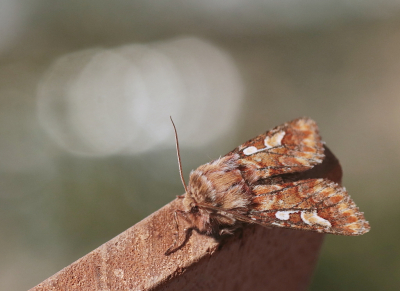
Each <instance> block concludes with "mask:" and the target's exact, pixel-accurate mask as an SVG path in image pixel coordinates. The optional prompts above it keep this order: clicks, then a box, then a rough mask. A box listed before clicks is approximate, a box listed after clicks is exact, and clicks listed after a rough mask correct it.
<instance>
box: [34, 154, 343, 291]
mask: <svg viewBox="0 0 400 291" xmlns="http://www.w3.org/2000/svg"><path fill="white" fill-rule="evenodd" d="M325 154H326V158H325V160H324V162H323V163H322V164H321V165H318V166H316V167H315V168H314V169H312V170H310V171H308V172H307V173H305V174H304V177H325V178H329V179H331V180H333V181H335V182H339V183H340V180H341V168H340V165H339V162H338V161H337V159H336V158H335V157H334V156H333V154H332V153H331V152H330V151H329V149H327V148H326V149H325ZM175 209H181V200H180V199H175V200H174V201H172V202H171V203H169V204H167V205H166V206H164V207H163V208H161V209H160V210H158V211H156V212H155V213H153V214H151V215H150V216H148V217H147V218H145V219H144V220H142V221H140V222H139V223H137V224H135V225H134V226H132V227H131V228H129V229H127V230H126V231H124V232H123V233H121V234H120V235H118V236H116V237H115V238H113V239H111V240H110V241H108V242H106V243H105V244H103V245H101V246H100V247H98V248H97V249H95V250H93V251H92V252H90V253H88V254H87V255H85V256H84V257H82V258H80V259H79V260H77V261H76V262H74V263H72V264H71V265H69V266H67V267H65V268H64V269H62V270H61V271H59V272H58V273H56V274H54V275H53V276H51V277H50V278H48V279H46V280H45V281H43V282H42V283H40V284H39V285H37V286H36V287H34V288H32V289H30V290H32V291H33V290H34V291H39V290H274V291H278V290H306V289H307V287H308V284H309V281H310V279H311V276H312V273H313V269H314V266H315V264H316V261H317V258H318V252H319V249H320V247H321V245H322V242H323V237H324V235H323V234H319V233H314V232H307V231H297V230H290V229H282V228H271V229H268V228H264V227H261V226H254V225H249V226H246V227H244V229H243V230H242V231H239V232H238V233H237V234H235V235H234V236H232V237H230V238H228V239H227V240H225V241H224V242H220V243H218V242H217V241H215V239H213V238H212V237H209V236H205V235H199V234H198V233H196V232H194V233H193V235H192V237H191V238H190V239H189V241H188V242H187V243H186V244H185V245H184V247H183V248H181V249H180V250H178V251H176V252H175V253H173V254H171V255H169V256H166V255H165V254H164V253H165V251H166V250H167V249H168V247H169V246H170V245H171V244H172V242H173V241H174V235H173V234H174V232H175V227H174V220H173V213H174V211H175Z"/></svg>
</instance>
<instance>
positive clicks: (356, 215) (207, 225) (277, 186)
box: [166, 118, 370, 254]
mask: <svg viewBox="0 0 400 291" xmlns="http://www.w3.org/2000/svg"><path fill="white" fill-rule="evenodd" d="M171 120H172V119H171ZM174 129H175V125H174ZM175 136H176V143H177V154H178V161H179V164H180V154H179V145H178V138H177V134H176V129H175ZM324 157H325V155H324V147H323V142H322V141H321V137H320V135H319V132H318V127H317V125H316V123H315V122H314V121H313V120H311V119H309V118H299V119H295V120H293V121H291V122H288V123H285V124H283V125H281V126H278V127H276V128H274V129H272V130H270V131H268V132H266V133H264V134H261V135H259V136H257V137H255V138H253V139H251V140H249V141H247V142H245V143H244V144H242V145H240V146H239V147H237V148H236V149H234V150H233V151H231V152H230V153H228V154H227V155H225V156H223V157H221V158H219V159H217V160H214V161H212V162H209V163H207V164H205V165H202V166H200V167H198V168H197V169H196V170H194V171H192V172H191V173H190V178H189V184H188V185H187V186H186V184H185V182H184V179H183V175H182V167H181V165H180V166H179V169H180V174H181V179H182V183H183V184H184V187H185V190H186V193H185V195H184V196H183V197H182V196H178V197H181V198H183V201H182V202H183V207H184V210H177V211H176V212H175V214H174V216H175V224H176V232H177V233H176V237H177V238H176V239H175V242H174V243H173V245H172V246H171V247H170V248H169V249H168V250H167V252H166V254H170V253H172V252H174V251H176V250H177V249H179V248H180V247H182V246H183V245H184V243H185V242H186V241H187V240H188V239H189V237H190V234H191V231H192V230H196V231H198V232H199V233H203V234H208V235H222V234H230V233H232V232H233V231H234V230H235V229H237V228H239V227H241V225H242V223H243V222H244V223H256V224H261V225H263V226H267V227H269V226H274V227H285V228H293V229H302V230H311V231H317V232H323V233H333V234H341V235H360V234H364V233H366V232H368V231H369V229H370V227H369V224H368V222H367V221H365V218H364V216H363V214H362V213H361V212H360V211H359V210H358V208H357V206H356V205H355V203H354V202H353V200H351V198H350V196H349V195H348V194H347V192H346V190H345V189H344V188H343V187H341V186H340V185H338V184H337V183H335V182H332V181H329V180H327V179H305V180H295V181H292V180H290V179H289V181H287V180H285V179H284V177H286V176H287V175H286V174H293V173H300V172H304V171H307V170H309V169H311V168H313V167H314V166H315V165H317V164H320V163H322V161H323V159H324ZM285 175H286V176H285ZM179 217H182V218H183V219H184V220H186V221H187V222H188V223H189V224H190V225H191V227H189V228H186V229H185V241H184V242H183V243H182V244H181V245H180V246H178V247H175V246H176V245H177V240H178V238H179V221H178V220H179Z"/></svg>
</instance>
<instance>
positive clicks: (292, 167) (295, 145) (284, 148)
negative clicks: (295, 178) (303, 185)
mask: <svg viewBox="0 0 400 291" xmlns="http://www.w3.org/2000/svg"><path fill="white" fill-rule="evenodd" d="M232 153H238V154H239V155H240V159H239V161H238V162H239V164H240V166H241V168H242V172H243V174H244V178H245V179H246V180H247V181H248V182H249V183H254V182H256V181H258V180H260V179H265V178H268V177H272V176H276V175H281V174H286V173H294V172H303V171H306V170H308V169H311V168H312V167H313V166H314V165H317V164H319V163H321V162H322V160H323V158H324V148H323V143H322V141H321V137H320V136H319V133H318V127H317V125H316V123H315V122H314V121H313V120H311V119H309V118H299V119H295V120H293V121H291V122H288V123H285V124H283V125H281V126H278V127H276V128H274V129H272V130H271V131H268V132H266V133H264V134H261V135H259V136H257V137H256V138H254V139H252V140H249V141H248V142H246V143H244V144H242V145H241V146H239V147H238V148H236V149H235V150H233V151H232Z"/></svg>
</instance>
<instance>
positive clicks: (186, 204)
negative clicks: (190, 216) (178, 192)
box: [182, 193, 198, 213]
mask: <svg viewBox="0 0 400 291" xmlns="http://www.w3.org/2000/svg"><path fill="white" fill-rule="evenodd" d="M182 204H183V208H184V210H185V211H186V212H192V213H195V212H197V211H198V207H197V204H196V201H195V200H194V199H193V197H192V196H191V195H190V194H188V193H186V194H185V197H184V198H183V201H182Z"/></svg>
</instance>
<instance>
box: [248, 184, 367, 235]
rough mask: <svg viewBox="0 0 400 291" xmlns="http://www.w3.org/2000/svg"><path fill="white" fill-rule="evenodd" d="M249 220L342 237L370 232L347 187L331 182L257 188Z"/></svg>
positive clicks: (260, 186) (258, 186)
mask: <svg viewBox="0 0 400 291" xmlns="http://www.w3.org/2000/svg"><path fill="white" fill-rule="evenodd" d="M253 194H254V197H253V199H252V207H251V210H250V212H249V214H248V217H249V218H250V219H252V220H254V221H257V222H258V223H261V224H264V225H273V226H278V227H287V228H297V229H303V230H312V231H317V232H324V233H333V234H341V235H361V234H364V233H366V232H368V230H369V229H370V227H369V224H368V222H367V221H366V220H365V218H364V215H363V213H362V212H360V211H359V209H358V208H357V206H356V205H355V203H354V202H353V200H352V199H351V198H350V196H349V195H348V194H347V191H346V190H345V188H343V187H341V186H339V185H338V184H336V183H334V182H331V181H329V180H327V179H306V180H300V181H296V182H289V183H284V184H278V185H257V186H254V187H253Z"/></svg>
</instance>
